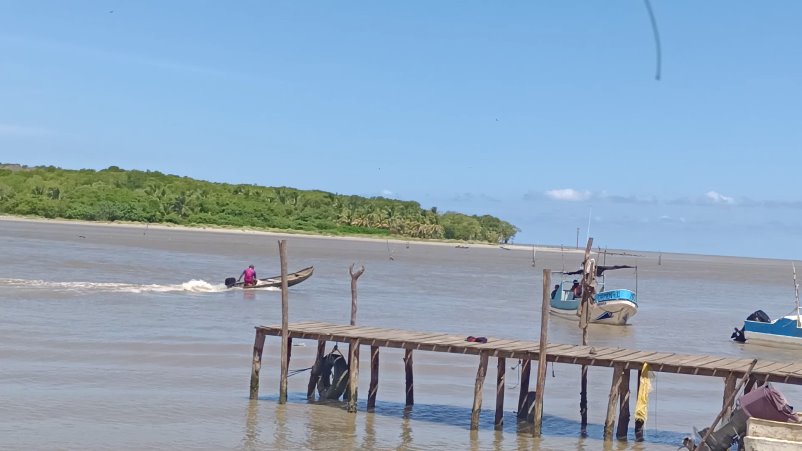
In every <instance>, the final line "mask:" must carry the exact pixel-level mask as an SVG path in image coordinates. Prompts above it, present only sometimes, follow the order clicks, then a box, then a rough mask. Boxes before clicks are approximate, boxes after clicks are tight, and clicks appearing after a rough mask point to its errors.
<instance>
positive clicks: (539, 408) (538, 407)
mask: <svg viewBox="0 0 802 451" xmlns="http://www.w3.org/2000/svg"><path fill="white" fill-rule="evenodd" d="M550 287H551V270H548V269H544V270H543V302H542V306H541V309H540V342H539V343H538V344H539V352H538V364H537V365H538V366H537V385H536V386H535V420H534V424H533V426H532V435H533V436H534V437H540V434H541V427H542V425H543V394H544V393H543V392H544V391H545V388H546V365H548V363H547V362H546V346H547V345H548V337H549V333H548V330H549V298H550V297H551V296H550V291H549V288H550Z"/></svg>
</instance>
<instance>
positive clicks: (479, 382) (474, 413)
mask: <svg viewBox="0 0 802 451" xmlns="http://www.w3.org/2000/svg"><path fill="white" fill-rule="evenodd" d="M487 358H488V353H487V351H481V353H480V354H479V369H478V370H476V385H475V386H474V388H473V408H472V409H471V430H476V429H479V412H480V411H481V410H482V386H484V384H485V376H486V375H487Z"/></svg>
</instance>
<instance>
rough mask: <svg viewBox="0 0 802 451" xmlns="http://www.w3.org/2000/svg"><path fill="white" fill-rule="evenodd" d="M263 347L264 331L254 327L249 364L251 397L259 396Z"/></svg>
mask: <svg viewBox="0 0 802 451" xmlns="http://www.w3.org/2000/svg"><path fill="white" fill-rule="evenodd" d="M264 347H265V333H264V332H263V331H262V330H261V329H256V338H255V339H254V340H253V362H252V364H251V396H250V398H251V399H257V398H259V371H260V370H261V369H262V350H263V349H264Z"/></svg>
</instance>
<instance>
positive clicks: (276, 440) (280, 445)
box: [273, 403, 290, 449]
mask: <svg viewBox="0 0 802 451" xmlns="http://www.w3.org/2000/svg"><path fill="white" fill-rule="evenodd" d="M274 409H275V414H276V431H275V432H274V433H273V444H274V445H275V446H274V449H290V444H289V443H288V440H287V404H278V403H276V404H275V407H274Z"/></svg>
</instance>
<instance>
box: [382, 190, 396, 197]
mask: <svg viewBox="0 0 802 451" xmlns="http://www.w3.org/2000/svg"><path fill="white" fill-rule="evenodd" d="M392 195H393V192H392V191H390V190H389V189H383V190H382V196H384V197H390V196H392Z"/></svg>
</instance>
